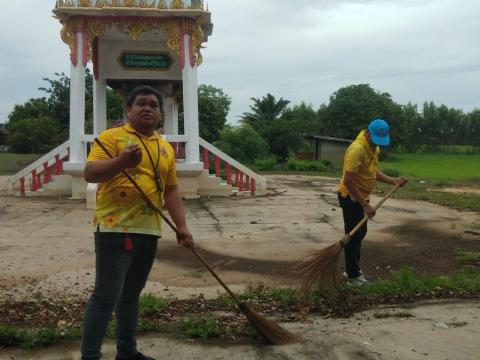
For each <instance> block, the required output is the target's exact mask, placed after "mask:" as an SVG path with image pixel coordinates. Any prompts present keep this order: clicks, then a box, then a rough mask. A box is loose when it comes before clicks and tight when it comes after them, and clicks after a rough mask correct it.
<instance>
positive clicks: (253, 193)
mask: <svg viewBox="0 0 480 360" xmlns="http://www.w3.org/2000/svg"><path fill="white" fill-rule="evenodd" d="M250 195H251V196H255V179H254V178H251V179H250Z"/></svg>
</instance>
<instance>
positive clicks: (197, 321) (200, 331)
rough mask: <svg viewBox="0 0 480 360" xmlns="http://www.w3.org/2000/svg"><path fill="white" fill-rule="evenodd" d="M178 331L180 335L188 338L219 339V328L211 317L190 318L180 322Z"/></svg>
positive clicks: (215, 320) (197, 316)
mask: <svg viewBox="0 0 480 360" xmlns="http://www.w3.org/2000/svg"><path fill="white" fill-rule="evenodd" d="M180 330H181V332H182V334H184V335H186V336H188V337H190V338H198V337H199V338H203V339H208V338H212V337H219V336H220V335H221V333H222V332H221V328H220V326H219V324H218V321H217V319H216V318H214V317H213V316H199V315H196V316H191V317H187V318H185V319H183V320H182V321H181V325H180Z"/></svg>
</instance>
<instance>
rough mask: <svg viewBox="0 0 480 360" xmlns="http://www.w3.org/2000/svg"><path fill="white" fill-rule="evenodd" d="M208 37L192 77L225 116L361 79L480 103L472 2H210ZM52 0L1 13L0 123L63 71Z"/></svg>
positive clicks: (316, 101) (417, 98) (29, 1)
mask: <svg viewBox="0 0 480 360" xmlns="http://www.w3.org/2000/svg"><path fill="white" fill-rule="evenodd" d="M208 3H209V8H210V11H211V12H212V20H213V23H214V30H213V35H212V36H211V37H210V39H209V42H208V43H207V44H206V45H207V48H206V49H205V50H204V52H203V54H204V61H205V62H204V65H202V66H201V67H200V73H199V79H200V81H201V82H203V83H208V84H212V85H214V86H217V87H220V88H223V89H224V91H225V92H226V93H227V94H229V95H230V96H231V97H232V100H233V103H232V111H231V113H230V120H231V121H235V119H236V116H237V115H240V114H241V113H243V112H245V111H248V110H249V109H248V106H249V105H250V103H251V101H250V97H261V96H264V95H265V94H266V93H267V92H270V93H272V94H274V95H275V96H277V97H284V98H286V99H289V100H291V101H292V103H299V102H301V101H306V102H307V103H311V104H313V105H314V106H315V107H318V106H319V105H320V104H321V103H324V102H327V101H328V97H329V96H330V95H331V94H332V93H333V92H334V91H336V90H338V89H339V88H340V87H342V86H346V85H350V84H358V83H369V84H371V85H372V86H373V87H374V88H376V89H378V90H381V91H386V92H389V93H390V94H392V96H393V98H394V100H395V101H397V102H400V103H406V102H408V101H411V102H414V103H418V104H421V103H423V102H424V101H430V100H433V101H435V102H436V103H438V104H441V103H444V104H446V105H448V106H452V107H457V108H462V109H464V110H466V111H469V110H471V109H473V108H474V107H480V103H479V98H480V97H479V95H480V91H479V89H478V83H480V61H479V59H480V37H479V36H478V34H479V33H480V22H479V21H478V19H479V18H480V2H478V1H477V0H462V1H455V0H424V1H416V0H364V1H361V0H357V1H355V0H295V1H293V0H262V1H258V0H246V1H240V0H209V1H208ZM53 6H54V1H53V0H52V1H44V0H42V1H38V0H17V1H15V2H8V3H6V4H2V12H1V14H0V43H1V44H2V47H1V50H0V51H1V61H0V83H1V84H2V85H1V87H0V121H2V120H5V119H6V117H7V115H8V113H9V112H10V111H11V109H12V108H13V105H14V104H16V103H23V102H25V101H26V100H28V99H29V98H31V97H36V96H40V95H41V92H39V91H38V90H37V88H38V87H39V86H42V85H44V82H43V81H42V78H43V77H52V76H53V73H54V72H62V71H64V72H67V73H68V71H69V60H68V49H67V46H66V45H65V44H63V42H62V41H61V39H60V35H59V31H60V24H59V23H58V21H57V20H55V19H53V18H52V13H51V10H52V8H53Z"/></svg>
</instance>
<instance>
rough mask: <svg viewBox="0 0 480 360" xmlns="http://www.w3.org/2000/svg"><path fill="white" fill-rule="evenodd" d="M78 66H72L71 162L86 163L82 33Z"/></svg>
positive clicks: (79, 35) (78, 52)
mask: <svg viewBox="0 0 480 360" xmlns="http://www.w3.org/2000/svg"><path fill="white" fill-rule="evenodd" d="M76 36H77V39H78V41H77V44H78V48H77V49H76V56H77V59H76V60H77V65H76V66H75V65H74V64H73V63H72V64H71V66H70V161H69V163H80V162H84V161H85V160H86V159H85V153H84V151H83V146H82V138H83V136H84V135H85V66H84V65H83V62H82V58H83V47H84V46H86V44H84V42H85V39H83V34H82V32H80V31H79V32H77V34H76Z"/></svg>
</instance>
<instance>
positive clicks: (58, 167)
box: [55, 154, 63, 175]
mask: <svg viewBox="0 0 480 360" xmlns="http://www.w3.org/2000/svg"><path fill="white" fill-rule="evenodd" d="M62 172H63V163H62V160H60V155H59V154H57V155H55V175H62Z"/></svg>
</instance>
